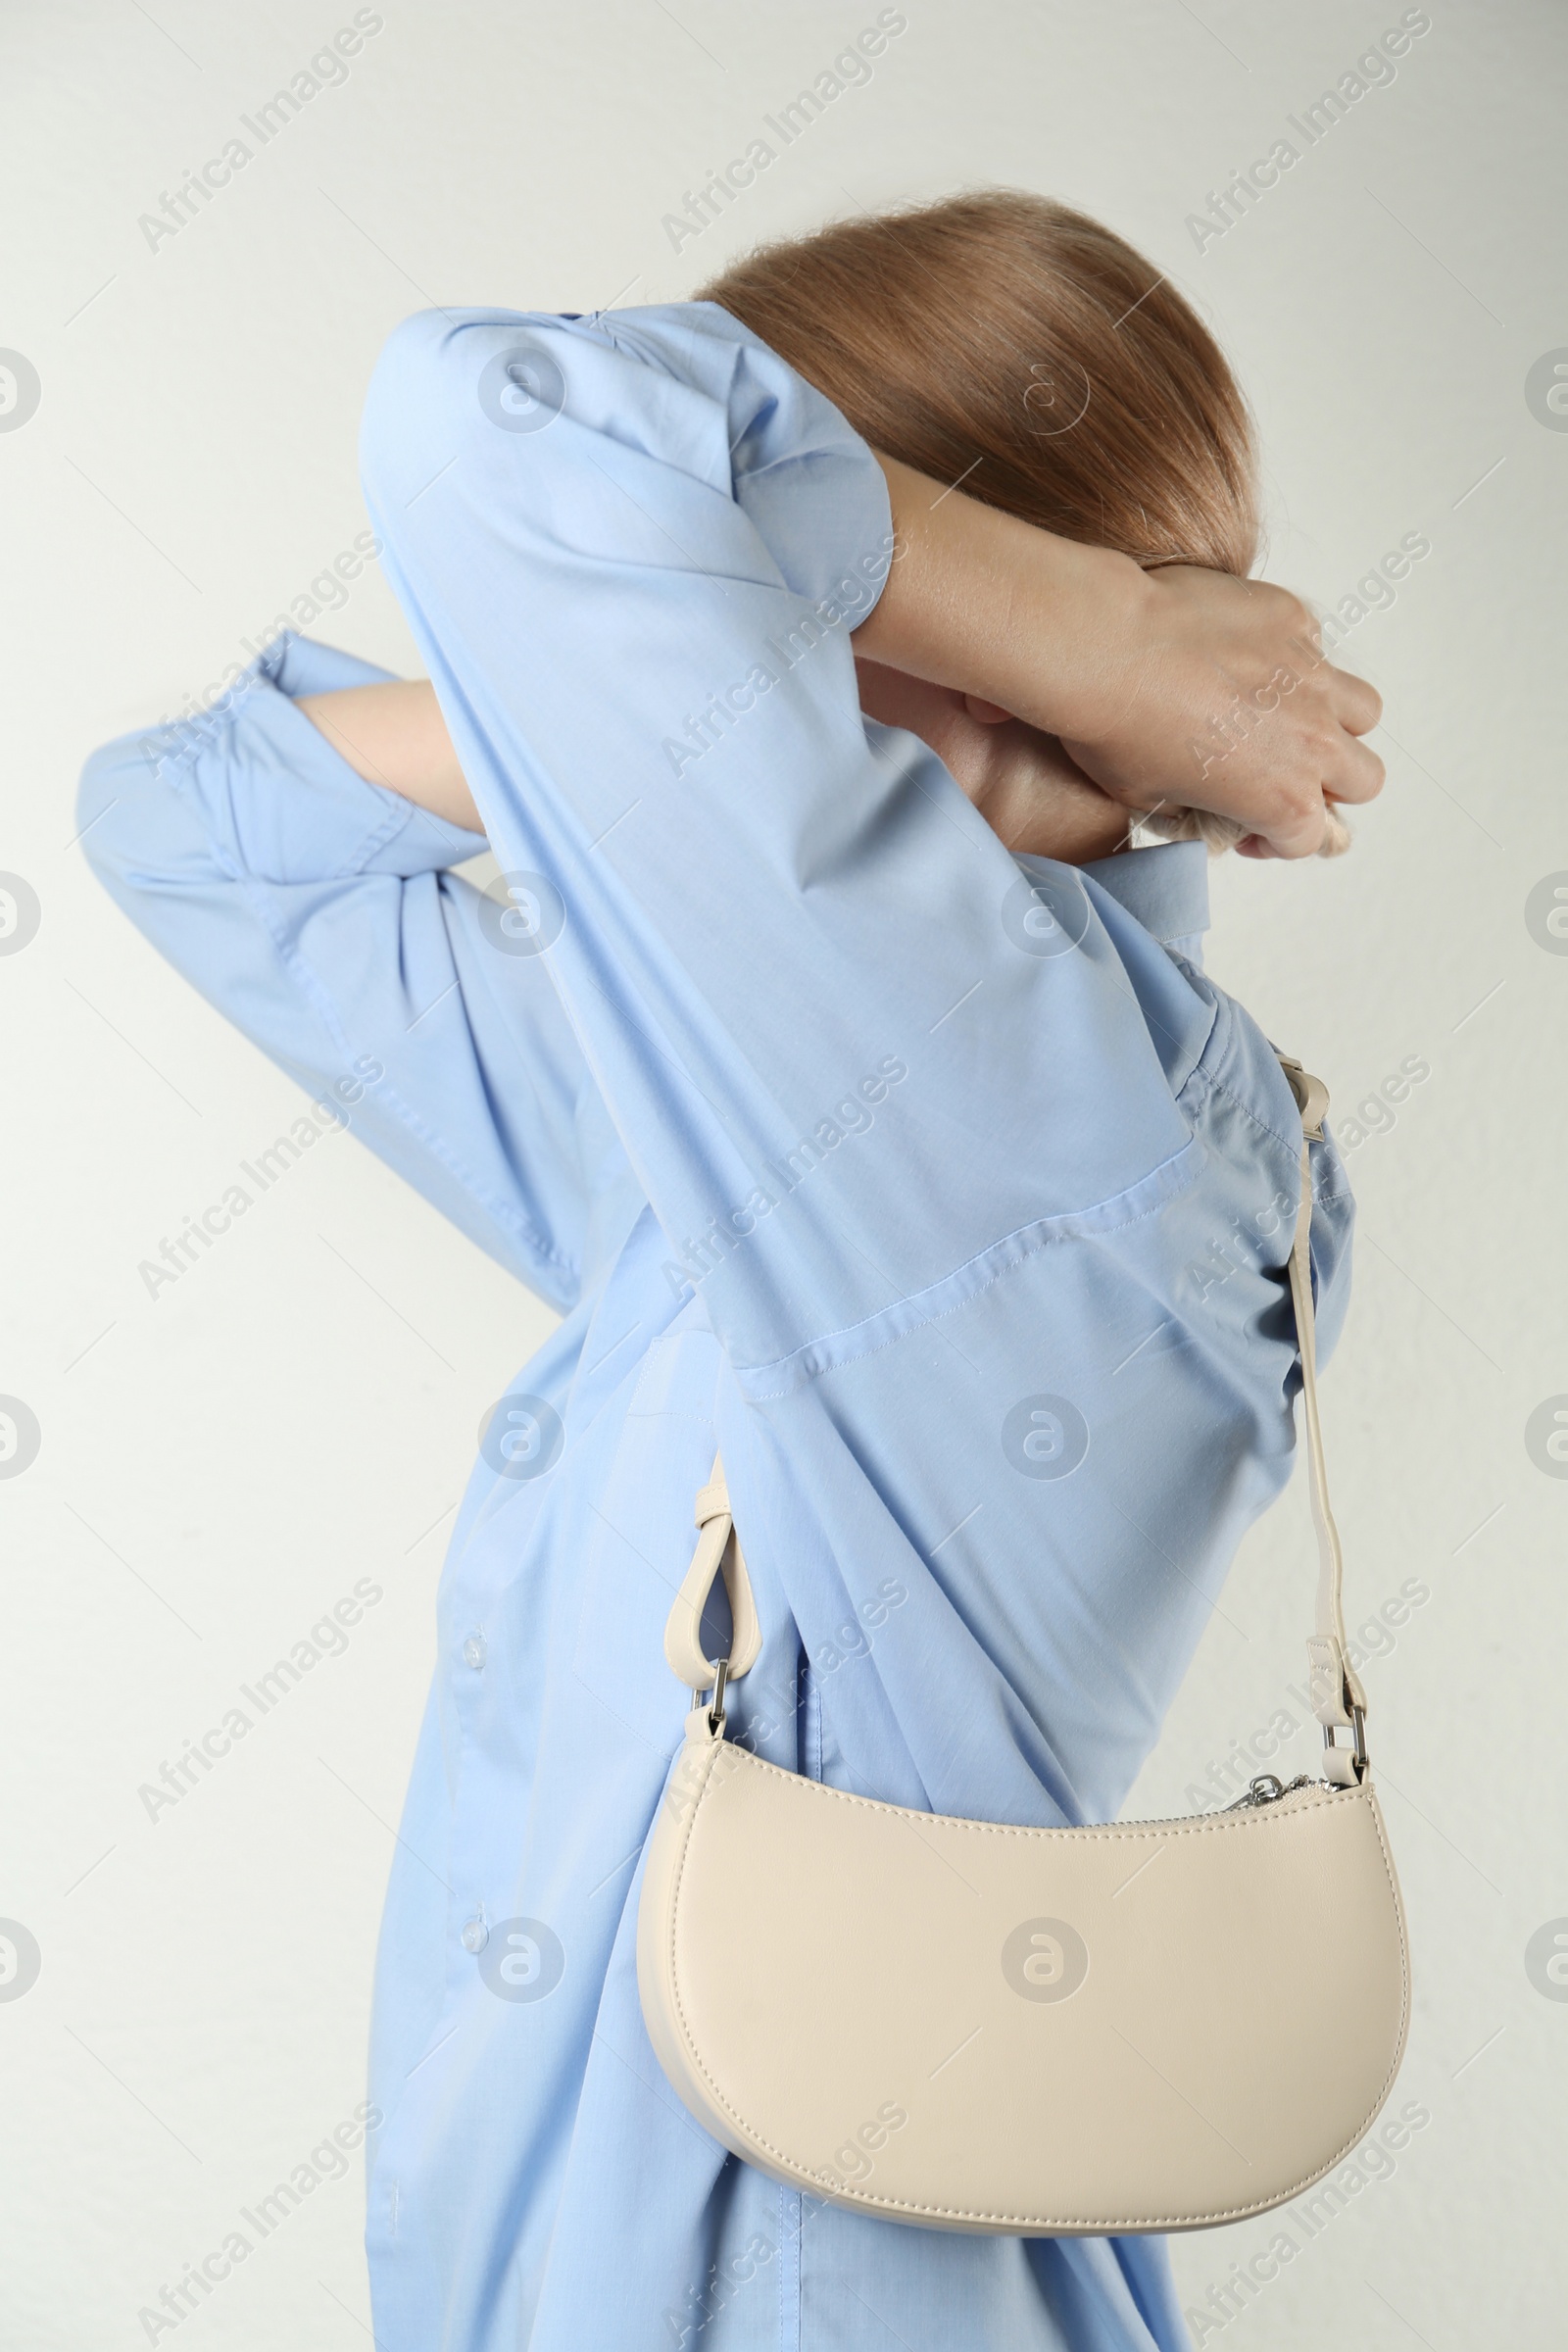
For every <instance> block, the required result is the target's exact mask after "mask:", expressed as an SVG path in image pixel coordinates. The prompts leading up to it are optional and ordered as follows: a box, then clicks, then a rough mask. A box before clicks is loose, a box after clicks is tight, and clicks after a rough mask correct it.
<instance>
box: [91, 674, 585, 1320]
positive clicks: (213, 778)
mask: <svg viewBox="0 0 1568 2352" xmlns="http://www.w3.org/2000/svg"><path fill="white" fill-rule="evenodd" d="M387 674H388V673H387V672H386V671H385V670H382V669H378V668H375V667H374V666H373V665H371V664H370V663H368V662H360V661H357V660H355V659H354V658H353V657H352V656H350V655H347V654H342V653H337V652H335V651H333V650H332V649H331V648H329V647H327V646H322V645H316V644H313V643H311V642H310V641H309V640H307V639H300V638H294V637H288V638H285V639H282V640H280V641H278V642H277V643H276V644H274V645H272V646H270V647H269V648H268V650H267V651H266V653H265V654H263V655H262V656H261V657H260V658H259V659H258V660H257V661H256V662H254V663H252V665H251V667H250V669H249V671H248V672H247V673H246V674H245V676H244V677H243V678H242V679H241V680H240V681H239V682H238V684H237V685H236V686H235V687H234V688H233V690H232V691H231V692H230V693H229V694H227V695H225V697H224V698H223V701H222V704H221V707H220V708H218V709H217V710H215V711H213V712H211V713H208V714H206V715H204V716H203V717H201V718H200V719H191V720H176V721H174V722H172V723H168V724H164V725H161V726H159V727H157V728H152V729H148V730H147V731H145V732H143V733H142V734H140V735H126V736H123V737H122V738H120V739H119V740H118V741H117V742H114V743H110V744H106V745H105V746H104V747H103V748H102V749H101V750H100V751H98V752H95V753H94V754H93V756H92V758H91V759H90V760H88V762H87V764H86V767H85V770H84V771H83V774H82V778H81V784H80V789H79V795H78V824H79V826H80V829H81V841H82V847H83V850H84V852H85V854H86V856H87V858H88V861H89V863H90V864H91V865H92V867H93V869H94V871H95V872H96V873H97V875H98V876H99V878H100V880H101V881H102V882H103V884H104V885H105V887H106V889H108V891H109V892H110V893H111V895H112V896H113V897H114V898H115V899H116V900H117V901H118V903H119V904H120V906H121V907H123V909H124V911H125V912H126V913H127V914H128V915H129V916H130V918H131V920H132V921H133V922H134V923H135V924H136V925H137V926H138V928H139V929H140V930H141V931H143V932H144V933H145V934H146V936H147V937H148V938H149V939H150V940H151V941H152V942H153V944H154V945H155V946H156V947H157V948H158V949H159V950H160V951H161V952H162V954H163V955H164V956H167V957H168V958H169V960H170V961H171V962H172V964H174V965H175V967H176V968H177V969H178V970H179V971H181V972H183V973H184V974H185V976H186V977H187V978H188V979H189V980H190V981H191V982H192V983H193V984H194V986H196V987H197V988H198V989H200V990H201V992H202V994H203V995H204V996H206V997H207V998H209V999H210V1000H211V1001H212V1003H213V1004H215V1005H217V1006H218V1007H219V1009H220V1010H221V1011H222V1012H223V1013H225V1014H226V1015H227V1017H228V1018H229V1019H230V1020H231V1021H232V1022H233V1023H234V1024H235V1026H236V1027H237V1028H239V1029H241V1030H243V1031H244V1033H245V1035H246V1036H247V1037H249V1038H251V1039H252V1040H253V1041H254V1042H255V1043H256V1044H257V1045H259V1046H260V1047H261V1048H262V1049H263V1051H264V1052H265V1053H267V1054H270V1056H271V1058H272V1059H273V1060H274V1061H275V1062H277V1063H278V1064H279V1065H280V1066H281V1067H282V1068H283V1069H285V1070H286V1071H287V1072H288V1073H289V1075H290V1076H291V1077H293V1078H295V1079H296V1080H297V1081H298V1082H299V1084H300V1085H301V1086H303V1087H304V1088H306V1090H307V1091H308V1092H309V1093H310V1094H312V1095H313V1096H324V1097H326V1098H327V1099H328V1100H329V1101H330V1102H331V1103H333V1104H334V1105H335V1106H336V1110H337V1115H338V1116H339V1117H340V1118H342V1119H344V1120H346V1121H347V1123H348V1125H349V1126H350V1127H351V1128H352V1130H353V1132H354V1133H356V1134H357V1135H359V1136H360V1137H361V1139H362V1140H363V1141H364V1142H365V1143H367V1144H368V1146H369V1147H370V1149H371V1150H372V1151H374V1152H376V1153H377V1154H378V1155H379V1156H380V1157H381V1158H382V1159H384V1160H386V1161H387V1163H388V1164H389V1165H390V1166H391V1167H393V1168H394V1169H395V1170H396V1171H397V1172H398V1174H400V1175H402V1176H404V1177H406V1178H407V1179H408V1180H409V1181H410V1182H411V1183H412V1184H414V1185H415V1186H416V1187H417V1189H418V1191H419V1192H421V1193H422V1194H423V1195H424V1196H425V1197H426V1198H427V1199H428V1200H430V1201H432V1202H433V1203H434V1204H435V1205H436V1206H437V1207H438V1208H440V1209H441V1210H442V1211H443V1212H444V1213H445V1214H446V1215H447V1216H448V1217H450V1218H451V1219H452V1221H453V1222H454V1223H455V1224H457V1225H458V1226H460V1227H461V1228H462V1230H463V1231H464V1232H465V1233H466V1234H467V1235H468V1236H469V1237H470V1239H472V1240H473V1241H475V1242H476V1243H478V1245H479V1247H480V1248H481V1249H483V1250H487V1251H488V1252H489V1253H490V1254H491V1255H492V1256H493V1257H496V1258H498V1259H499V1260H500V1262H501V1263H502V1264H503V1265H505V1266H507V1267H508V1268H509V1270H510V1271H511V1272H513V1273H514V1274H515V1275H517V1276H518V1277H519V1278H520V1279H521V1280H522V1281H523V1282H525V1283H527V1284H528V1285H529V1286H530V1287H531V1288H532V1289H534V1290H535V1291H537V1292H538V1293H539V1294H540V1295H541V1296H542V1297H543V1298H545V1299H547V1300H548V1301H549V1302H550V1303H551V1304H553V1305H555V1306H557V1307H560V1308H563V1309H564V1308H565V1307H567V1306H569V1305H570V1304H571V1303H572V1301H573V1299H575V1297H576V1295H577V1292H578V1289H579V1285H580V1279H581V1267H580V1262H579V1261H580V1255H581V1250H582V1243H583V1236H584V1232H585V1228H586V1225H587V1220H588V1214H589V1210H588V1202H587V1198H586V1193H585V1188H584V1182H583V1175H582V1168H581V1154H580V1152H579V1147H578V1114H579V1109H580V1106H581V1104H582V1102H583V1098H584V1096H585V1094H587V1095H588V1096H590V1097H591V1096H592V1086H591V1081H590V1080H589V1079H588V1076H587V1071H586V1068H585V1065H584V1063H583V1059H582V1055H581V1053H580V1051H579V1050H578V1047H577V1045H576V1041H575V1040H574V1038H573V1036H572V1034H571V1029H570V1025H569V1023H568V1022H567V1020H566V1018H565V1015H564V1010H563V1007H562V1005H561V1002H560V999H559V997H558V995H557V993H556V991H555V990H554V988H553V987H552V986H551V984H550V980H549V978H548V975H547V974H546V973H545V972H544V971H543V970H542V969H539V968H537V963H536V959H531V958H529V957H527V956H520V957H519V956H514V955H512V954H509V953H508V952H507V951H508V949H509V948H510V946H511V945H512V943H511V942H510V941H509V940H508V938H507V936H506V934H505V932H504V931H500V930H498V912H501V911H504V910H498V909H497V907H495V906H493V905H487V904H486V902H485V901H484V900H483V898H482V895H481V894H480V893H479V892H478V891H477V890H475V889H474V887H473V886H472V885H471V884H470V883H468V882H466V880H465V879H463V877H461V876H458V875H454V874H452V873H450V872H448V871H447V870H446V869H448V868H449V867H451V866H454V865H457V864H460V863H461V862H462V861H463V860H464V859H465V858H472V857H474V856H475V855H477V854H478V853H479V852H481V851H483V850H484V849H485V848H486V847H487V846H488V845H487V844H486V842H485V840H484V837H483V836H482V835H479V834H473V833H469V832H466V831H465V830H464V829H463V828H462V827H460V826H457V825H453V824H449V823H447V822H445V821H444V820H443V819H441V818H439V817H435V816H432V815H430V814H428V813H427V812H426V811H425V810H423V809H419V808H417V807H416V806H415V805H414V803H412V802H410V801H407V800H404V799H402V798H401V797H399V796H398V795H396V794H394V793H391V792H388V791H384V790H383V789H382V788H381V787H380V786H378V785H375V784H370V783H367V782H366V781H365V780H364V779H363V778H362V777H360V776H359V775H357V774H356V773H355V772H354V770H353V769H352V768H351V767H350V766H349V765H348V763H347V761H346V760H343V759H342V758H341V756H340V755H339V754H338V753H337V752H336V751H335V750H334V749H333V748H332V746H331V745H330V744H329V743H328V742H327V741H326V739H325V737H324V736H323V735H322V734H321V733H320V732H319V729H318V728H317V727H315V726H314V725H313V724H312V722H311V721H310V719H309V718H307V717H306V715H305V713H304V712H303V711H299V710H297V709H296V707H295V704H296V701H297V698H298V697H300V696H301V695H306V694H319V693H329V692H332V691H334V690H336V689H339V688H342V687H348V686H358V685H367V684H371V683H374V682H376V681H379V680H383V679H385V678H386V676H387ZM601 1116H602V1113H601Z"/></svg>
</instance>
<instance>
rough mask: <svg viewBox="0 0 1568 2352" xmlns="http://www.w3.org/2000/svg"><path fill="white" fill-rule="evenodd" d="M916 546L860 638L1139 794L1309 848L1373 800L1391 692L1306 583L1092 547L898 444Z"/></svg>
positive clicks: (1141, 803)
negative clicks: (1327, 646) (1017, 512)
mask: <svg viewBox="0 0 1568 2352" xmlns="http://www.w3.org/2000/svg"><path fill="white" fill-rule="evenodd" d="M879 462H880V463H881V465H882V467H883V471H884V472H885V473H886V475H887V477H888V488H889V494H890V497H891V500H892V506H893V523H894V529H895V532H896V534H897V544H898V556H897V560H896V561H895V563H894V565H893V568H892V570H891V572H890V573H889V575H888V581H887V585H886V587H885V588H884V589H883V592H882V596H881V600H880V602H879V603H878V605H877V607H876V610H875V611H874V612H873V613H872V614H871V616H870V618H869V619H868V620H866V621H864V622H863V623H862V624H861V626H860V627H859V628H858V630H857V631H856V635H855V644H856V651H857V653H858V655H860V656H861V657H863V658H865V659H869V660H871V661H875V662H881V663H885V664H886V665H887V666H889V667H891V668H894V669H899V670H904V671H907V673H909V674H910V675H912V676H915V677H920V678H925V679H928V680H930V681H931V682H932V683H933V684H937V685H941V686H948V687H954V688H956V689H957V690H958V691H959V692H962V693H966V694H969V695H972V696H975V697H978V698H981V699H983V700H984V701H986V702H989V703H994V704H996V705H998V706H1000V708H1001V709H1003V710H1005V711H1010V712H1012V713H1013V715H1014V716H1016V717H1018V718H1020V719H1023V720H1024V721H1026V722H1027V723H1028V724H1029V725H1031V726H1033V727H1037V728H1039V729H1040V730H1041V731H1042V732H1044V733H1045V734H1048V735H1054V736H1056V737H1057V738H1059V740H1060V741H1061V742H1062V744H1063V745H1064V746H1065V748H1066V750H1067V753H1068V755H1069V756H1070V758H1071V759H1072V760H1073V761H1074V762H1075V764H1076V765H1077V767H1078V768H1080V769H1081V770H1082V771H1083V773H1084V774H1085V775H1087V776H1090V777H1092V778H1093V780H1094V781H1095V783H1096V784H1098V785H1099V786H1100V788H1101V790H1102V791H1103V792H1104V793H1105V794H1107V795H1108V796H1109V798H1110V799H1111V800H1113V801H1115V802H1116V803H1117V804H1118V805H1119V806H1120V807H1122V808H1124V809H1128V810H1144V811H1152V810H1155V809H1159V808H1161V807H1164V808H1181V809H1213V810H1215V811H1216V812H1217V813H1218V814H1220V815H1222V816H1229V817H1232V818H1234V819H1236V820H1237V821H1238V822H1239V823H1242V824H1244V825H1246V826H1247V827H1248V828H1249V837H1248V839H1247V841H1246V842H1245V843H1244V844H1243V845H1242V846H1243V847H1244V848H1246V849H1248V850H1250V853H1251V854H1252V855H1256V856H1276V857H1283V858H1304V857H1307V856H1310V855H1311V854H1312V853H1313V852H1314V851H1315V850H1316V849H1317V848H1318V847H1319V845H1320V843H1321V841H1322V839H1323V833H1324V827H1325V821H1326V819H1325V809H1326V806H1327V804H1328V803H1329V802H1330V801H1367V800H1371V799H1372V798H1373V796H1374V795H1375V794H1376V793H1377V792H1379V791H1380V790H1381V789H1382V784H1383V763H1382V761H1381V760H1379V759H1378V758H1377V756H1376V754H1375V753H1373V752H1370V751H1369V750H1368V749H1367V748H1366V746H1365V745H1364V744H1363V743H1361V742H1360V741H1359V740H1358V738H1359V737H1360V736H1362V735H1363V734H1365V733H1366V732H1367V731H1368V729H1370V728H1372V727H1374V726H1376V724H1377V722H1378V719H1379V717H1380V715H1381V713H1382V703H1381V701H1380V699H1379V697H1378V695H1377V694H1376V692H1375V691H1374V689H1373V688H1372V687H1370V686H1368V685H1367V684H1366V683H1365V681H1364V680H1363V679H1360V678H1356V677H1352V676H1351V675H1350V674H1349V673H1348V671H1345V670H1339V669H1336V668H1334V666H1333V665H1332V663H1330V662H1328V661H1327V660H1326V659H1325V658H1324V656H1323V654H1322V653H1321V651H1320V650H1319V645H1318V636H1317V624H1316V623H1315V621H1314V620H1313V619H1312V616H1311V614H1310V613H1308V612H1307V610H1306V608H1305V606H1304V605H1302V604H1301V603H1300V602H1299V599H1298V598H1296V597H1294V596H1292V595H1291V594H1290V593H1289V591H1288V590H1286V589H1283V588H1275V587H1271V586H1269V585H1268V584H1267V583H1266V582H1263V581H1259V580H1238V579H1233V578H1231V577H1229V576H1228V575H1227V574H1225V573H1223V572H1214V571H1204V570H1201V569H1199V568H1197V567H1196V566H1194V565H1190V564H1172V565H1168V566H1166V567H1164V568H1162V569H1159V570H1154V571H1149V572H1145V571H1142V570H1141V569H1140V568H1139V566H1138V565H1137V564H1134V563H1133V562H1132V560H1131V559H1130V558H1129V557H1126V556H1117V555H1112V554H1110V553H1108V552H1107V551H1106V550H1105V549H1103V548H1092V547H1081V546H1079V545H1077V544H1076V543H1075V542H1074V541H1072V540H1067V539H1058V538H1056V537H1054V535H1053V534H1052V533H1051V532H1049V531H1042V530H1037V529H1036V528H1035V527H1034V526H1033V525H1031V524H1029V523H1025V522H1019V521H1017V520H1015V519H1014V518H1013V517H1012V516H1011V515H1003V514H1000V513H999V512H998V511H997V510H996V509H995V508H991V507H985V506H982V505H981V504H980V503H979V502H978V501H977V500H974V499H970V498H965V497H964V496H963V494H962V493H961V492H960V491H943V490H942V489H941V488H940V487H939V485H938V484H936V483H934V482H931V481H929V480H928V479H927V478H926V477H925V476H924V475H923V474H918V473H915V472H913V471H912V470H911V469H910V468H909V467H908V466H900V465H897V464H896V463H895V462H894V461H893V460H891V459H882V460H880V461H879Z"/></svg>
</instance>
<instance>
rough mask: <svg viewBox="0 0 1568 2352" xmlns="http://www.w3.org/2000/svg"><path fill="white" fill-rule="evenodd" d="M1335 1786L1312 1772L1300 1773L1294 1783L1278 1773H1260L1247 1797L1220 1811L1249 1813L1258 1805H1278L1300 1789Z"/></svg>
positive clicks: (1238, 1799)
mask: <svg viewBox="0 0 1568 2352" xmlns="http://www.w3.org/2000/svg"><path fill="white" fill-rule="evenodd" d="M1333 1786H1334V1783H1333V1782H1332V1781H1325V1780H1323V1779H1322V1778H1321V1777H1320V1776H1315V1775H1313V1774H1312V1773H1310V1772H1299V1773H1298V1774H1297V1776H1296V1778H1295V1780H1294V1781H1282V1780H1281V1779H1280V1777H1279V1775H1278V1773H1274V1772H1260V1773H1259V1774H1258V1776H1257V1778H1256V1780H1254V1781H1253V1782H1252V1784H1251V1786H1250V1788H1249V1789H1248V1791H1247V1794H1246V1795H1245V1796H1239V1797H1238V1798H1237V1799H1236V1802H1235V1803H1234V1804H1233V1805H1223V1806H1221V1808H1220V1810H1221V1811H1222V1812H1225V1813H1242V1812H1248V1811H1250V1810H1251V1809H1252V1808H1253V1807H1254V1806H1257V1805H1274V1804H1278V1802H1279V1800H1280V1798H1281V1797H1282V1796H1293V1795H1294V1794H1295V1793H1296V1790H1297V1789H1332V1788H1333Z"/></svg>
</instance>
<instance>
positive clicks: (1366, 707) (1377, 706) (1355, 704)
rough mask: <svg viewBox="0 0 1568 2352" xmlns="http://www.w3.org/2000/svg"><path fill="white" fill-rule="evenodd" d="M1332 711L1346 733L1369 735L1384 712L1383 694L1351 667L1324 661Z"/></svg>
mask: <svg viewBox="0 0 1568 2352" xmlns="http://www.w3.org/2000/svg"><path fill="white" fill-rule="evenodd" d="M1325 666H1326V668H1327V671H1328V687H1329V692H1330V697H1331V700H1332V702H1333V707H1334V715H1335V717H1336V718H1337V719H1338V720H1339V722H1340V724H1341V726H1342V727H1343V728H1344V729H1345V731H1346V733H1347V734H1348V735H1370V734H1371V732H1372V729H1373V728H1374V727H1375V726H1376V725H1377V724H1378V722H1379V720H1380V719H1381V718H1382V716H1383V697H1382V695H1381V694H1379V692H1378V690H1377V688H1376V687H1375V686H1369V685H1368V684H1367V681H1366V679H1365V678H1358V677H1357V676H1356V675H1355V672H1354V671H1353V670H1350V669H1336V668H1335V667H1334V665H1333V663H1332V662H1327V663H1326V664H1325Z"/></svg>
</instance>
